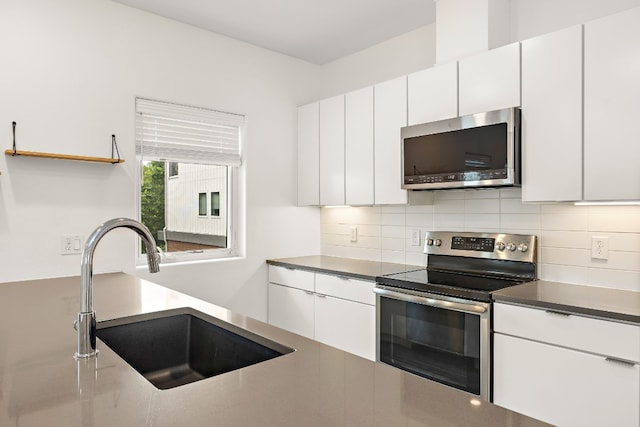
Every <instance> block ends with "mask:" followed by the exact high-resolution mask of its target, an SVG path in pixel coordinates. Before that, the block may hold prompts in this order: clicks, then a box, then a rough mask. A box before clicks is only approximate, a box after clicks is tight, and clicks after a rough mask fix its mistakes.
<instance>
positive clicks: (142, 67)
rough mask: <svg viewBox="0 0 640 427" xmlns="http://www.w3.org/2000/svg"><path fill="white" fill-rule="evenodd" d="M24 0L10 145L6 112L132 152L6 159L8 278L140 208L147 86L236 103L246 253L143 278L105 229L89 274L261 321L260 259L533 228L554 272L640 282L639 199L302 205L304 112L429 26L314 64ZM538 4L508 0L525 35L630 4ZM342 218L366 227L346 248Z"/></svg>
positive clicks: (449, 195) (61, 147)
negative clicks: (603, 239) (92, 159)
mask: <svg viewBox="0 0 640 427" xmlns="http://www.w3.org/2000/svg"><path fill="white" fill-rule="evenodd" d="M22 3H24V2H22ZM22 3H21V2H10V3H5V4H3V6H2V8H3V10H2V12H3V13H2V14H0V21H1V22H0V23H1V25H0V28H1V29H0V31H1V32H2V33H1V36H2V37H0V39H1V40H3V48H4V49H3V52H4V54H3V56H4V57H5V58H6V59H5V61H4V63H5V64H8V65H10V66H5V67H3V71H2V76H3V77H4V81H5V82H6V83H5V85H3V86H4V89H3V97H2V98H3V102H2V105H0V112H1V114H0V116H1V117H2V118H3V119H4V120H3V123H5V124H6V127H5V132H4V133H3V135H4V136H5V138H4V140H5V145H6V146H5V148H10V146H11V138H12V135H11V122H12V121H16V122H17V123H18V130H17V132H18V144H20V146H23V147H24V149H25V150H26V149H29V150H35V151H45V152H51V151H53V152H63V153H77V154H86V155H102V154H103V153H104V154H106V153H107V152H108V151H107V150H108V147H109V144H110V142H111V135H112V134H116V135H117V136H118V145H119V148H120V153H121V155H122V157H123V158H124V159H126V162H125V163H124V164H123V165H115V166H110V165H91V164H84V163H74V162H64V163H63V162H56V161H37V162H36V161H34V160H33V159H22V158H15V159H13V158H9V157H7V156H3V158H2V160H0V173H2V175H1V176H0V195H1V196H2V209H0V233H2V236H3V238H2V241H3V245H2V247H1V248H0V254H1V255H2V259H3V262H2V271H1V272H0V281H1V282H14V281H22V280H32V279H41V278H50V277H65V276H77V275H78V274H79V257H78V256H60V250H59V241H60V236H61V235H75V234H78V235H84V236H88V234H89V233H90V231H91V230H93V229H94V228H95V227H96V226H97V224H99V223H100V222H102V221H104V220H106V219H109V218H113V217H120V216H125V217H133V218H135V217H136V216H137V208H136V204H135V202H134V201H135V200H136V194H137V190H136V182H137V171H136V162H135V161H134V158H135V151H134V149H135V147H134V135H133V131H132V129H133V128H134V115H133V108H134V107H133V102H134V101H133V99H134V96H138V95H139V96H147V97H151V98H154V99H162V100H172V101H175V102H181V103H185V104H189V105H205V106H210V107H211V108H216V109H220V110H224V111H231V112H239V113H242V114H245V115H246V117H247V120H248V129H247V141H248V142H247V146H246V149H245V152H244V153H243V155H244V162H245V163H244V164H245V165H246V168H245V171H244V174H245V175H244V177H243V179H244V186H245V192H246V194H245V195H244V197H245V212H246V213H245V216H246V218H245V224H246V228H245V230H244V237H241V238H240V239H239V240H240V242H241V243H242V244H243V245H244V248H243V249H241V250H242V252H243V253H244V256H243V257H237V258H234V259H229V260H215V261H210V262H204V261H197V262H190V263H185V264H173V265H170V264H168V265H166V266H163V267H162V269H161V272H160V273H159V274H157V275H154V276H147V275H146V273H145V272H144V269H145V267H144V266H142V267H140V268H139V269H138V270H136V267H135V261H134V260H135V250H136V244H135V240H134V235H133V234H132V233H129V234H127V233H113V234H111V235H109V236H107V237H105V239H104V240H103V241H102V242H101V244H100V246H99V247H98V249H97V253H96V264H95V271H96V272H111V271H121V270H124V271H126V272H131V273H135V274H139V275H140V276H142V277H143V278H146V279H149V280H151V281H153V282H155V283H159V284H161V285H164V286H167V287H169V288H171V289H175V290H177V291H180V292H184V293H186V294H188V295H192V296H194V297H197V298H200V299H202V300H205V301H210V302H213V303H215V304H217V305H220V306H223V307H225V308H228V309H230V310H232V311H235V312H238V313H242V314H245V315H247V316H250V317H253V318H255V319H258V320H266V319H267V287H266V280H267V266H266V264H265V260H266V259H273V258H281V257H293V256H299V255H310V254H323V255H335V256H344V257H348V258H364V259H370V260H374V261H385V262H396V263H397V262H400V263H407V264H417V265H421V264H423V263H424V255H423V254H422V253H421V252H420V249H421V248H420V246H417V247H416V246H410V245H406V244H405V239H406V236H407V235H408V234H407V231H409V232H410V231H411V230H412V229H414V228H418V229H420V230H425V231H426V230H428V229H429V228H430V227H434V226H435V227H438V228H440V229H442V228H444V227H447V228H457V229H461V228H463V229H483V228H496V227H504V228H506V229H509V230H530V231H532V233H531V234H536V235H538V236H540V243H541V249H540V252H541V253H540V260H539V262H540V273H539V276H540V277H542V278H544V279H546V280H555V281H561V282H569V283H580V284H590V285H596V286H611V287H619V288H621V289H626V290H632V291H639V290H640V289H639V288H638V283H640V279H639V277H638V276H639V274H640V273H639V270H640V267H639V263H638V253H639V252H640V251H639V250H638V247H637V238H638V237H637V236H638V232H639V230H640V229H639V228H638V227H639V225H638V221H639V219H638V218H639V215H638V211H637V207H634V206H615V207H587V206H584V207H583V206H574V205H572V204H542V205H538V204H521V203H519V200H518V199H519V198H520V197H521V194H520V191H519V190H517V189H511V190H486V192H485V191H481V192H465V191H452V192H442V193H436V194H435V195H434V196H433V197H434V200H433V203H432V204H426V205H393V206H373V207H359V208H349V209H347V208H337V209H324V208H323V209H318V208H316V207H297V206H296V191H297V190H296V189H297V182H296V181H297V180H296V148H295V147H296V126H297V125H296V115H295V110H296V107H297V106H299V105H303V104H306V103H309V102H313V101H317V100H319V99H325V98H327V97H330V96H334V95H338V94H341V93H345V92H348V91H351V90H355V89H359V88H361V87H364V86H367V85H371V84H377V83H380V82H383V81H386V80H389V79H393V78H396V77H399V76H402V75H406V74H410V73H412V72H416V71H419V70H421V69H426V68H429V67H431V66H432V65H433V64H434V63H435V55H436V53H435V28H434V26H433V25H427V26H425V27H423V28H420V29H417V30H415V31H413V32H411V33H408V34H406V35H404V36H401V37H398V38H395V39H391V40H389V41H388V42H385V43H383V44H381V45H380V46H378V47H377V48H376V47H373V48H371V49H368V50H365V51H362V52H360V53H358V54H354V55H351V56H348V57H345V58H343V59H341V60H337V61H334V62H332V63H329V64H327V65H324V66H322V67H320V66H317V65H315V64H312V63H309V62H305V61H300V60H297V59H294V58H291V57H287V56H284V55H280V54H276V53H273V52H269V51H266V50H264V49H261V48H258V47H255V46H251V45H249V44H246V43H242V42H238V41H235V40H232V39H229V38H226V37H223V36H218V35H215V34H212V33H208V32H205V31H202V30H199V29H197V28H195V27H191V26H187V25H184V24H180V23H178V22H176V21H171V20H167V19H164V18H160V17H158V16H155V15H151V14H149V13H146V12H142V11H139V10H137V9H131V8H127V7H124V6H122V5H120V4H118V3H112V2H109V1H91V2H86V1H85V2H79V1H67V2H64V3H60V2H55V4H54V2H46V1H43V2H28V3H27V4H22ZM534 3H537V4H540V2H524V1H520V2H515V1H514V2H512V5H515V6H517V7H516V9H515V10H517V13H515V14H514V17H513V18H512V19H513V20H514V21H516V22H517V24H518V25H517V28H518V29H519V32H516V33H515V35H513V36H512V37H513V40H524V39H527V38H529V37H532V36H536V35H540V34H544V33H547V32H550V31H553V30H556V29H561V28H566V27H569V26H571V25H577V24H580V23H583V22H587V21H589V20H591V19H595V18H599V17H603V16H606V15H610V14H613V13H616V12H618V11H622V10H626V9H629V8H631V7H635V6H638V2H631V1H626V2H625V1H619V2H597V1H593V2H589V3H588V5H585V4H584V2H579V3H580V4H578V2H563V3H562V7H560V6H556V5H557V3H558V2H553V3H555V4H556V5H551V3H552V2H547V3H544V4H543V5H542V6H535V5H534ZM605 3H606V4H605ZM35 6H37V7H35ZM536 7H537V8H536ZM79 35H82V36H81V37H80V36H79ZM416 41H419V42H420V43H419V44H418V43H416ZM203 52H215V57H214V56H205V55H203ZM222 61H223V62H224V64H225V67H220V66H219V64H220V63H221V62H222ZM256 65H259V66H256ZM310 82H313V84H310ZM212 100H215V101H212ZM254 140H259V141H262V142H261V143H259V144H258V143H250V142H249V141H254ZM36 213H38V214H39V215H35V214H36ZM266 225H268V226H266ZM351 226H356V227H358V231H359V233H360V238H359V239H358V241H357V242H355V244H351V242H349V236H348V232H347V231H348V229H349V227H351ZM365 226H367V227H365ZM345 230H347V231H345ZM592 232H598V233H613V234H614V235H615V237H621V238H622V240H621V241H620V243H616V244H614V239H613V237H612V238H611V240H610V241H611V247H610V248H609V250H610V254H611V262H613V261H614V260H616V262H619V263H620V264H619V267H617V268H610V269H607V268H601V267H602V263H598V262H595V263H594V262H592V261H590V260H589V258H590V257H589V256H587V252H588V253H589V254H590V247H591V246H590V235H591V234H593V233H592ZM382 233H391V234H382ZM576 237H577V238H578V240H577V241H578V243H574V240H573V238H576ZM585 240H586V242H585ZM34 242H38V243H37V245H36V244H35V243H34ZM72 316H73V315H72Z"/></svg>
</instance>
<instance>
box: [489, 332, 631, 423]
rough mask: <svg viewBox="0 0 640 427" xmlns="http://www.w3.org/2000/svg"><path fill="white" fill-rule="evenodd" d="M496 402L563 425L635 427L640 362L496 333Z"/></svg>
mask: <svg viewBox="0 0 640 427" xmlns="http://www.w3.org/2000/svg"><path fill="white" fill-rule="evenodd" d="M494 367H495V368H494V376H493V403H495V404H496V405H500V406H503V407H505V408H508V409H511V410H513V411H517V412H520V413H522V414H525V415H529V416H531V417H534V418H538V419H540V420H542V421H546V422H548V423H551V424H554V425H559V426H569V427H571V426H576V427H585V426H594V427H595V426H616V427H623V426H628V427H636V426H638V425H640V424H638V423H639V422H640V411H639V410H640V403H639V402H640V366H639V365H637V364H636V365H628V364H623V363H619V362H615V361H610V360H606V359H605V358H604V357H603V356H596V355H593V354H588V353H583V352H580V351H575V350H569V349H565V348H560V347H556V346H553V345H547V344H541V343H537V342H534V341H529V340H525V339H520V338H514V337H509V336H504V335H500V334H495V336H494Z"/></svg>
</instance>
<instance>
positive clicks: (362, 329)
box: [315, 294, 376, 360]
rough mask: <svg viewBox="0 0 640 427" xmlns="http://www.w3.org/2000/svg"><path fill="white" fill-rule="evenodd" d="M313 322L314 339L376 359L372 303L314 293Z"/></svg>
mask: <svg viewBox="0 0 640 427" xmlns="http://www.w3.org/2000/svg"><path fill="white" fill-rule="evenodd" d="M315 324H316V326H315V339H316V340H318V341H320V342H322V343H324V344H327V345H330V346H333V347H336V348H339V349H342V350H345V351H348V352H350V353H354V354H357V355H358V356H361V357H364V358H367V359H369V360H375V357H376V354H375V352H376V342H375V328H376V308H375V306H372V305H366V304H360V303H357V302H352V301H347V300H344V299H340V298H334V297H330V296H324V295H320V294H317V295H316V300H315Z"/></svg>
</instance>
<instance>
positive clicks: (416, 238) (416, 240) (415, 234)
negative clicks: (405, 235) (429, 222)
mask: <svg viewBox="0 0 640 427" xmlns="http://www.w3.org/2000/svg"><path fill="white" fill-rule="evenodd" d="M411 246H420V229H418V228H413V229H412V230H411Z"/></svg>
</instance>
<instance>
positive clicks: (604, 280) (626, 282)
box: [586, 268, 640, 292]
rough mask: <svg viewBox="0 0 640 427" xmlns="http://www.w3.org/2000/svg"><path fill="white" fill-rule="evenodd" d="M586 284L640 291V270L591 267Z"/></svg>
mask: <svg viewBox="0 0 640 427" xmlns="http://www.w3.org/2000/svg"><path fill="white" fill-rule="evenodd" d="M586 284H587V285H592V286H599V287H603V288H615V289H626V290H629V291H636V292H640V271H624V270H606V269H598V268H590V269H589V277H588V278H587V282H586Z"/></svg>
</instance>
